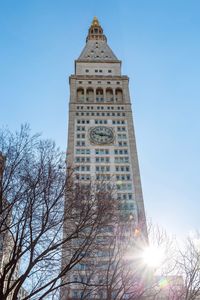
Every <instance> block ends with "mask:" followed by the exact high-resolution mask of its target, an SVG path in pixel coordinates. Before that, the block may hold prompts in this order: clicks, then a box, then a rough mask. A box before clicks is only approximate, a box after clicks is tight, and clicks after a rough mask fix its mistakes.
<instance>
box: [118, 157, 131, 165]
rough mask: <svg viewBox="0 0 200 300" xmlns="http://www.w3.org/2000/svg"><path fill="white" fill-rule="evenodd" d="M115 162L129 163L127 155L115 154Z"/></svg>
mask: <svg viewBox="0 0 200 300" xmlns="http://www.w3.org/2000/svg"><path fill="white" fill-rule="evenodd" d="M115 163H117V164H118V163H129V157H128V156H116V157H115Z"/></svg>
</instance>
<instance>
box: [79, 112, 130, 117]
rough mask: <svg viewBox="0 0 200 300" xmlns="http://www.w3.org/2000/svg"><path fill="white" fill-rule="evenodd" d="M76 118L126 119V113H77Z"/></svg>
mask: <svg viewBox="0 0 200 300" xmlns="http://www.w3.org/2000/svg"><path fill="white" fill-rule="evenodd" d="M76 116H102V117H109V116H111V117H125V116H126V114H125V113H119V112H118V113H114V112H113V113H109V112H76Z"/></svg>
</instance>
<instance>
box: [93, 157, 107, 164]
mask: <svg viewBox="0 0 200 300" xmlns="http://www.w3.org/2000/svg"><path fill="white" fill-rule="evenodd" d="M95 161H96V163H102V162H103V163H104V162H105V163H109V162H110V157H104V156H101V157H95Z"/></svg>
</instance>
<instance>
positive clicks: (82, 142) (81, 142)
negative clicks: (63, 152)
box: [76, 141, 85, 147]
mask: <svg viewBox="0 0 200 300" xmlns="http://www.w3.org/2000/svg"><path fill="white" fill-rule="evenodd" d="M76 146H78V147H81V146H82V147H85V141H77V142H76Z"/></svg>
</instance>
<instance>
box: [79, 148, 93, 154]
mask: <svg viewBox="0 0 200 300" xmlns="http://www.w3.org/2000/svg"><path fill="white" fill-rule="evenodd" d="M76 154H90V149H78V148H77V149H76Z"/></svg>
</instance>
